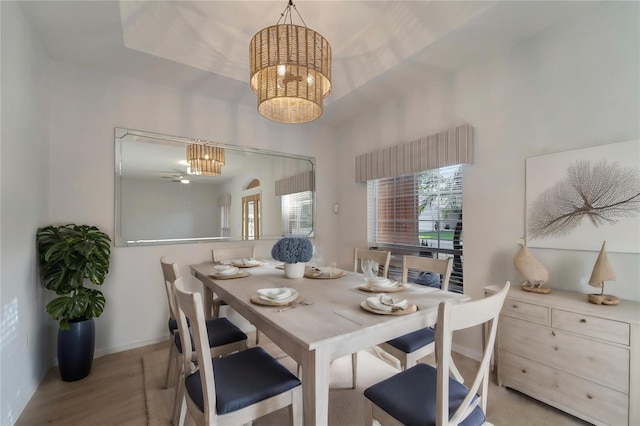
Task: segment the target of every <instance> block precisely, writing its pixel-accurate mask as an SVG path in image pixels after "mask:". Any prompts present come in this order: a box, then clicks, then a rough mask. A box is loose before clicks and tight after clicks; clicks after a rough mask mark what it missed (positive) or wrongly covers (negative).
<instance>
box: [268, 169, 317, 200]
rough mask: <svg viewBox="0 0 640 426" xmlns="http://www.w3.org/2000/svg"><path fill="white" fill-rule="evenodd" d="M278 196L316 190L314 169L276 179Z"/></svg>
mask: <svg viewBox="0 0 640 426" xmlns="http://www.w3.org/2000/svg"><path fill="white" fill-rule="evenodd" d="M275 187H276V196H280V195H288V194H295V193H298V192H304V191H314V190H315V179H314V174H313V171H312V170H309V171H307V172H304V173H300V174H297V175H293V176H288V177H286V178H282V179H278V180H277V181H276V185H275Z"/></svg>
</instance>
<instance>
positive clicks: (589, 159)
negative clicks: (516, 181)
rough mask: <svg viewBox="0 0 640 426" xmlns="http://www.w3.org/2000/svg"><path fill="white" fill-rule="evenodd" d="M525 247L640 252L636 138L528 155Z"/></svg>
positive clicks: (639, 144) (639, 159)
mask: <svg viewBox="0 0 640 426" xmlns="http://www.w3.org/2000/svg"><path fill="white" fill-rule="evenodd" d="M525 187H526V196H525V199H526V220H525V223H526V243H527V246H528V247H539V248H553V249H570V250H587V251H598V250H600V248H601V247H602V243H603V241H606V242H607V251H609V252H620V253H640V140H633V141H626V142H618V143H613V144H608V145H601V146H595V147H591V148H583V149H577V150H573V151H565V152H560V153H555V154H548V155H541V156H538V157H531V158H527V159H526V185H525Z"/></svg>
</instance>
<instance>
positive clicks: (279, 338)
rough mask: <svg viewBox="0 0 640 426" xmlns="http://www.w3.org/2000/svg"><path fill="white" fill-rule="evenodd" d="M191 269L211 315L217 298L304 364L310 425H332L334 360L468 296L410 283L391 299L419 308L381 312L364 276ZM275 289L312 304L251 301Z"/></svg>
mask: <svg viewBox="0 0 640 426" xmlns="http://www.w3.org/2000/svg"><path fill="white" fill-rule="evenodd" d="M189 267H190V270H191V273H192V275H194V276H195V277H196V278H197V279H199V280H200V281H201V282H202V283H203V285H204V289H205V300H204V303H205V312H207V314H208V315H211V312H212V303H213V294H214V293H215V294H216V295H217V296H218V297H220V298H222V299H223V300H224V301H225V302H226V303H227V304H228V305H229V306H231V307H232V308H233V309H235V310H236V311H237V312H238V313H239V314H240V315H242V316H243V317H245V318H246V319H247V320H248V321H249V322H251V323H252V324H254V325H255V326H256V328H257V329H259V330H260V332H261V333H264V334H265V335H266V336H268V337H269V339H271V340H272V341H273V342H274V343H275V344H276V345H278V346H279V347H280V348H281V349H282V350H284V351H285V352H286V353H287V354H288V355H289V356H291V357H292V358H293V359H294V360H295V361H296V362H298V364H299V365H300V366H301V368H302V391H303V406H304V423H305V425H323V426H324V425H327V424H328V421H329V420H328V417H329V369H330V364H331V362H332V361H333V360H335V359H338V358H341V357H343V356H346V355H350V354H352V353H355V352H357V351H359V350H362V349H366V348H369V347H371V346H375V345H377V344H379V343H382V342H385V341H387V340H389V339H393V338H395V337H399V336H402V335H403V334H406V333H409V332H412V331H415V330H418V329H420V328H423V327H428V326H432V325H433V324H434V323H435V321H436V317H437V310H438V304H439V303H440V302H442V301H445V300H453V301H463V300H468V299H469V297H468V296H465V295H463V294H458V293H452V292H448V291H441V290H438V289H435V288H432V287H425V286H421V285H415V284H410V285H407V288H406V290H403V291H401V292H395V293H391V294H392V295H393V297H394V298H400V299H407V300H408V302H409V303H411V304H415V305H416V306H417V307H418V310H417V312H414V313H411V314H407V315H380V314H375V313H372V312H369V311H366V310H365V309H363V308H362V307H361V303H362V302H363V301H364V300H366V298H367V297H370V296H373V295H374V294H375V293H371V292H366V291H363V290H361V289H359V288H358V287H359V286H360V285H361V284H364V277H363V275H362V274H355V273H352V272H346V273H345V275H344V276H342V277H340V278H334V279H317V278H299V279H289V278H285V276H284V273H283V271H282V270H280V269H277V268H276V265H274V264H265V265H263V266H259V267H254V268H245V269H242V270H243V271H245V272H248V273H249V276H247V277H244V278H236V279H216V278H212V277H211V276H210V274H212V273H213V272H214V271H215V268H214V265H213V263H203V264H197V265H189ZM274 287H288V288H292V289H295V290H296V291H297V292H298V294H299V295H300V296H301V297H302V300H304V301H305V302H307V303H309V304H298V305H296V306H295V307H294V308H290V309H286V310H281V309H282V307H281V306H263V305H258V304H254V303H252V302H251V301H250V299H251V297H252V296H255V295H257V290H258V289H263V288H274Z"/></svg>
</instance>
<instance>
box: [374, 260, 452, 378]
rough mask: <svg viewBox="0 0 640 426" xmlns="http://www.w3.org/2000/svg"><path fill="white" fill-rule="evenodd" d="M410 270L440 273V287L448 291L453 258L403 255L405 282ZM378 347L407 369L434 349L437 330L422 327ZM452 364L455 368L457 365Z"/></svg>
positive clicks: (403, 277)
mask: <svg viewBox="0 0 640 426" xmlns="http://www.w3.org/2000/svg"><path fill="white" fill-rule="evenodd" d="M409 270H414V271H420V272H432V273H435V274H438V275H439V276H440V289H441V290H443V291H447V290H448V289H449V279H450V278H451V271H452V270H453V258H451V257H450V258H447V259H434V258H430V257H421V256H403V257H402V282H403V283H406V282H408V276H409ZM378 347H379V348H380V349H382V350H383V351H385V352H387V353H388V354H390V355H393V356H394V357H395V358H397V359H398V360H399V361H400V369H402V370H405V369H407V368H409V367H412V366H414V365H415V364H417V363H418V360H419V359H421V358H423V357H425V356H427V355H429V354H430V353H432V352H433V351H434V348H435V332H434V331H433V329H432V328H430V327H426V328H422V329H420V330H417V331H414V332H411V333H408V334H405V335H403V336H400V337H397V338H395V339H392V340H389V341H387V342H384V343H382V344H380V345H378ZM452 365H453V368H454V369H455V365H454V364H452ZM455 371H457V370H455Z"/></svg>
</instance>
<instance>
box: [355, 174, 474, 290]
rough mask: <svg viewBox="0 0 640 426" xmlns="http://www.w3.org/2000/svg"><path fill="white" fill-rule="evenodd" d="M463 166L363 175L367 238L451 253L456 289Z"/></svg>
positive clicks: (405, 249)
mask: <svg viewBox="0 0 640 426" xmlns="http://www.w3.org/2000/svg"><path fill="white" fill-rule="evenodd" d="M462 168H463V166H449V167H443V168H440V169H434V170H426V171H423V172H418V173H415V174H409V175H404V176H398V177H389V178H382V179H375V180H369V181H367V200H368V206H367V207H368V233H369V235H368V238H369V244H370V245H372V246H383V247H389V248H391V249H392V251H393V249H394V248H395V249H397V251H398V252H402V253H414V254H418V253H419V255H420V256H433V257H439V258H446V257H453V259H454V261H453V273H452V275H451V280H450V281H449V289H450V290H451V291H459V292H462V287H463V279H462V278H463V277H462ZM392 272H393V271H392Z"/></svg>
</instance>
